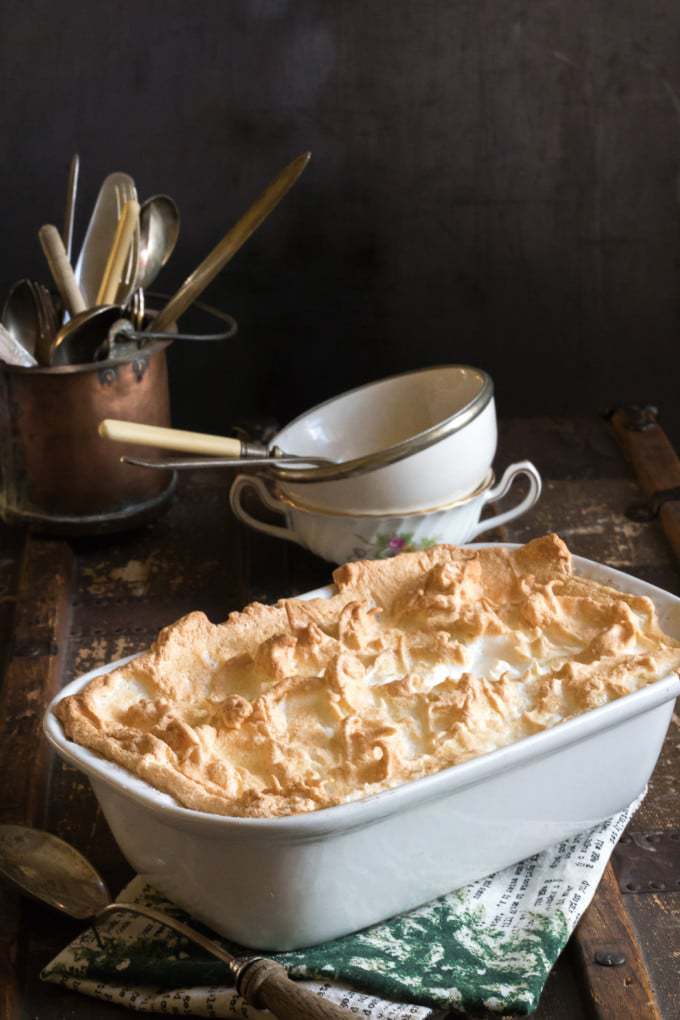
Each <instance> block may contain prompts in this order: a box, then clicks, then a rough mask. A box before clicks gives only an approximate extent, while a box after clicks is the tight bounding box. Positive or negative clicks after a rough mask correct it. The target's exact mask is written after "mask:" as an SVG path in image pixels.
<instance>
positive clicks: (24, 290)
mask: <svg viewBox="0 0 680 1020" xmlns="http://www.w3.org/2000/svg"><path fill="white" fill-rule="evenodd" d="M2 324H3V326H5V327H6V328H7V329H8V331H9V332H10V333H11V335H12V336H13V337H14V339H15V341H16V342H17V343H18V344H21V346H22V347H24V348H25V349H26V350H27V351H28V353H29V354H30V355H31V356H32V357H34V358H35V357H36V352H37V350H38V344H39V341H40V334H41V329H40V312H39V309H38V306H37V304H36V298H35V294H34V291H33V287H32V285H31V281H30V280H19V281H18V282H17V283H15V284H14V286H13V287H12V289H11V290H10V292H9V294H8V296H7V300H6V301H5V304H4V307H3V309H2Z"/></svg>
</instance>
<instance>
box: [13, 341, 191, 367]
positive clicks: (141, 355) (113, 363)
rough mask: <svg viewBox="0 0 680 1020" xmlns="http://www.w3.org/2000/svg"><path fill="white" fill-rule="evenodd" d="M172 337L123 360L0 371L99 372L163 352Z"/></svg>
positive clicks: (155, 342) (112, 359)
mask: <svg viewBox="0 0 680 1020" xmlns="http://www.w3.org/2000/svg"><path fill="white" fill-rule="evenodd" d="M172 340H173V338H172V335H171V334H168V339H167V340H158V341H154V342H153V343H150V344H148V345H145V346H144V347H140V349H139V350H138V351H135V352H134V354H132V355H129V354H128V355H127V356H126V357H124V358H107V359H106V361H87V362H84V363H83V364H82V365H31V366H29V367H24V366H23V365H7V364H2V365H1V366H0V369H1V370H2V371H3V372H10V373H14V372H15V373H17V374H18V375H75V374H77V373H81V372H101V371H103V370H104V369H107V368H115V367H116V366H118V365H129V364H131V363H132V362H133V361H139V359H140V358H151V357H153V355H154V354H158V352H159V351H164V350H165V348H166V347H169V346H170V344H171V343H172Z"/></svg>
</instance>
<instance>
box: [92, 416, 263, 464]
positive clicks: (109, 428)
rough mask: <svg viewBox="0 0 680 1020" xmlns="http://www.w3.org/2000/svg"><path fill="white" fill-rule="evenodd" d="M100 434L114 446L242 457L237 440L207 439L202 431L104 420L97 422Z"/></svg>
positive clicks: (207, 436)
mask: <svg viewBox="0 0 680 1020" xmlns="http://www.w3.org/2000/svg"><path fill="white" fill-rule="evenodd" d="M99 435H100V436H101V437H102V438H103V439H110V440H112V441H113V442H114V443H135V444H136V445H137V446H153V447H155V448H156V449H160V450H178V451H180V452H181V453H201V454H206V455H208V456H218V457H242V456H243V453H242V447H241V440H240V439H231V438H230V437H229V436H210V435H206V434H205V433H203V432H184V431H183V430H182V429H165V428H161V426H160V425H141V424H140V423H139V422H135V421H117V420H116V419H114V418H105V419H104V420H103V421H101V422H100V423H99Z"/></svg>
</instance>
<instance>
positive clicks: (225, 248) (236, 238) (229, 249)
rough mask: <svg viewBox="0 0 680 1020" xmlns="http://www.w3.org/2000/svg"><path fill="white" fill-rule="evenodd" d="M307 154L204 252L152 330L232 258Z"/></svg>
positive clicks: (164, 327)
mask: <svg viewBox="0 0 680 1020" xmlns="http://www.w3.org/2000/svg"><path fill="white" fill-rule="evenodd" d="M310 156H311V153H309V152H303V153H302V155H301V156H298V157H297V159H294V160H293V162H292V163H289V164H288V166H287V167H285V168H284V169H283V170H282V171H281V173H280V174H279V175H278V177H276V178H275V179H274V180H273V181H272V182H271V183H270V184H269V185H267V187H266V188H265V190H264V191H263V192H262V194H261V195H260V197H259V198H258V199H256V200H255V202H253V204H252V205H251V206H250V208H249V209H248V210H247V211H246V212H245V213H244V214H243V216H241V218H240V220H238V222H237V223H235V224H234V226H233V227H232V228H231V230H230V231H229V232H228V233H227V234H225V236H224V237H223V238H222V240H221V241H220V242H219V244H218V245H216V247H215V248H213V250H212V251H211V252H210V254H209V255H207V256H206V257H205V258H204V259H203V261H202V262H201V264H200V265H199V266H198V267H197V268H196V269H194V271H193V273H192V274H191V276H188V277H187V279H186V280H185V281H184V283H183V284H182V286H181V287H180V288H179V290H178V291H177V293H176V294H175V295H174V297H172V298H170V301H169V302H168V303H167V305H166V306H165V308H163V309H162V310H161V311H160V312H159V313H158V315H157V317H156V319H155V320H154V324H153V328H154V330H159V331H162V330H167V328H168V326H169V325H170V324H171V323H173V322H176V321H177V319H179V317H180V316H181V315H182V314H183V313H184V312H186V310H187V308H188V307H189V306H190V305H192V304H193V302H194V301H195V300H196V298H197V297H198V296H199V294H202V293H203V291H204V290H205V288H206V287H207V286H208V284H209V283H210V282H211V281H212V280H214V278H215V277H216V276H217V274H218V273H219V271H220V270H221V269H223V268H224V267H225V266H226V264H227V262H228V261H229V260H230V259H231V258H233V257H234V255H235V254H236V252H237V251H238V250H239V248H240V247H241V245H243V244H245V242H246V241H247V240H248V238H249V237H250V235H251V234H252V233H253V232H254V231H255V230H257V228H258V227H259V226H260V224H261V223H262V222H263V221H264V220H265V219H266V218H267V216H269V213H270V212H271V211H272V209H274V208H275V207H276V206H277V205H278V204H279V202H280V201H281V199H282V198H283V196H284V195H285V194H286V192H287V191H289V190H290V188H292V187H293V185H294V184H295V182H296V180H297V179H298V177H299V176H300V174H301V173H302V171H303V170H304V168H305V167H306V166H307V164H308V163H309V159H310Z"/></svg>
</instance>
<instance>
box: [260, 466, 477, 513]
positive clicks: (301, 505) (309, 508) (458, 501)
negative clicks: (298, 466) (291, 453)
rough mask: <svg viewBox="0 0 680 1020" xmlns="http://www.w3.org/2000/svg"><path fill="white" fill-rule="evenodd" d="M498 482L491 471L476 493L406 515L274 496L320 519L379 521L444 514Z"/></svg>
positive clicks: (277, 490) (280, 495) (286, 494)
mask: <svg viewBox="0 0 680 1020" xmlns="http://www.w3.org/2000/svg"><path fill="white" fill-rule="evenodd" d="M495 481H496V476H495V474H494V472H493V469H490V470H489V473H488V474H487V476H486V478H485V479H484V481H483V482H482V483H481V485H478V486H477V488H476V489H475V490H474V492H469V493H468V494H467V496H459V497H458V499H452V500H450V501H449V502H448V503H440V504H439V505H438V506H430V507H427V509H426V510H407V511H406V512H405V513H400V512H399V511H398V510H359V511H356V512H355V511H353V510H329V509H328V508H327V507H319V506H311V505H310V504H309V503H302V502H301V501H300V500H296V499H292V498H291V496H289V495H288V493H286V492H282V491H281V489H276V490H275V492H274V495H275V497H276V499H278V500H279V502H280V503H285V504H286V505H287V506H289V507H290V508H291V509H292V510H302V511H303V512H304V513H312V514H318V515H319V516H320V517H361V518H364V517H371V518H373V517H375V518H376V519H379V518H381V517H394V518H395V519H396V518H402V517H425V516H427V514H437V513H442V512H443V511H444V510H454V509H455V508H456V507H458V506H465V505H466V504H467V503H471V502H472V500H473V499H477V497H478V496H481V494H482V493H483V492H486V491H487V489H490V488H491V486H492V485H493V483H494V482H495Z"/></svg>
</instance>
